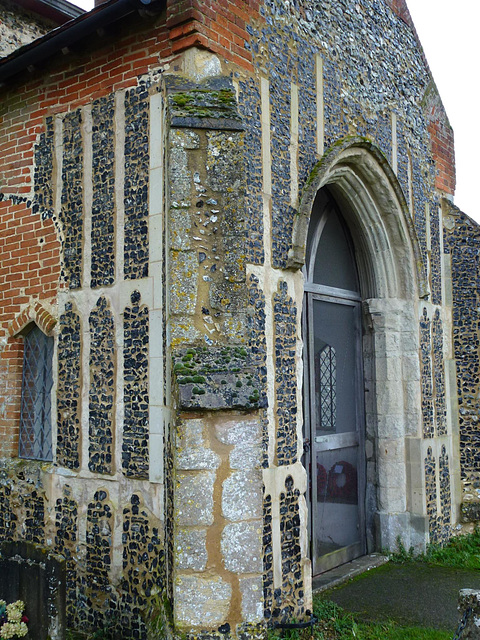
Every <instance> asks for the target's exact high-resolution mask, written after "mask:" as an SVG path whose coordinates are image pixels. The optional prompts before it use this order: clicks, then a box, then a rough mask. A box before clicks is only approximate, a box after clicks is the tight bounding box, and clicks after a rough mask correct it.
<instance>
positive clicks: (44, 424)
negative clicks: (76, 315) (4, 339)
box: [18, 323, 53, 461]
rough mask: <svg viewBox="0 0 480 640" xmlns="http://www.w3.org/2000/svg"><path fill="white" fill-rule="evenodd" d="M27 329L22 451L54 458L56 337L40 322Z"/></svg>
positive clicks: (29, 455)
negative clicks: (47, 332)
mask: <svg viewBox="0 0 480 640" xmlns="http://www.w3.org/2000/svg"><path fill="white" fill-rule="evenodd" d="M29 326H30V327H31V329H30V330H29V331H28V328H29V327H27V331H28V333H24V351H23V375H22V399H21V407H20V439H19V448H18V454H19V456H20V457H21V458H29V459H34V460H47V461H50V460H52V459H53V451H52V406H51V395H52V384H53V379H52V358H53V338H52V337H49V336H47V335H45V333H43V331H42V330H41V329H39V328H38V327H37V325H36V324H34V323H31V324H30V325H29Z"/></svg>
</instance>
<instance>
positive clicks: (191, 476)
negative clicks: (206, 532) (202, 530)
mask: <svg viewBox="0 0 480 640" xmlns="http://www.w3.org/2000/svg"><path fill="white" fill-rule="evenodd" d="M176 480H177V481H176V490H175V513H176V518H177V523H178V524H179V525H180V526H196V525H206V524H207V525H210V524H213V485H214V482H215V473H214V472H213V471H201V472H198V473H178V474H177V478H176Z"/></svg>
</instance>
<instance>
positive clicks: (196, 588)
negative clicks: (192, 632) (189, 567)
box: [175, 575, 232, 628]
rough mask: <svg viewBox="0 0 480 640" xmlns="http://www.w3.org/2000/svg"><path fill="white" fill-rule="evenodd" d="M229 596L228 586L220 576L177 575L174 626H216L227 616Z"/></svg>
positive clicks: (230, 589) (230, 590) (230, 593)
mask: <svg viewBox="0 0 480 640" xmlns="http://www.w3.org/2000/svg"><path fill="white" fill-rule="evenodd" d="M231 595H232V588H231V586H230V585H229V584H228V583H227V582H224V581H223V580H222V578H220V577H215V578H205V577H199V576H195V575H193V576H192V575H182V576H178V577H177V579H176V581H175V623H176V624H177V625H178V626H180V627H182V626H186V627H203V628H212V627H218V626H219V625H221V624H222V623H223V622H224V621H225V619H226V617H227V615H228V611H229V609H230V598H231Z"/></svg>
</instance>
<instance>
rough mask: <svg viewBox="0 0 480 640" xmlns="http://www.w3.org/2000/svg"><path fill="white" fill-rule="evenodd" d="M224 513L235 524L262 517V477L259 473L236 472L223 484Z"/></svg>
mask: <svg viewBox="0 0 480 640" xmlns="http://www.w3.org/2000/svg"><path fill="white" fill-rule="evenodd" d="M222 511H223V515H224V516H225V518H227V519H228V520H232V521H234V522H236V521H239V520H249V519H251V518H260V517H261V516H262V511H263V507H262V477H261V474H260V472H259V471H251V470H249V471H235V472H234V473H232V475H231V476H230V477H229V478H227V479H226V480H225V481H224V483H223V492H222Z"/></svg>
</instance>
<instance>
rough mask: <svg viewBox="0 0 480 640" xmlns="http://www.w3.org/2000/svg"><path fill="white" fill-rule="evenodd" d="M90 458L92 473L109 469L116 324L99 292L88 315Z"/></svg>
mask: <svg viewBox="0 0 480 640" xmlns="http://www.w3.org/2000/svg"><path fill="white" fill-rule="evenodd" d="M89 324H90V358H89V365H90V390H89V447H88V453H89V462H88V468H89V469H90V471H93V472H95V473H112V471H113V443H114V424H115V361H116V348H115V325H114V319H113V315H112V312H111V311H110V309H109V308H108V302H107V299H106V298H105V297H104V296H101V297H100V298H99V299H98V301H97V304H96V306H95V308H94V309H93V310H92V312H91V314H90V318H89Z"/></svg>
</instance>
